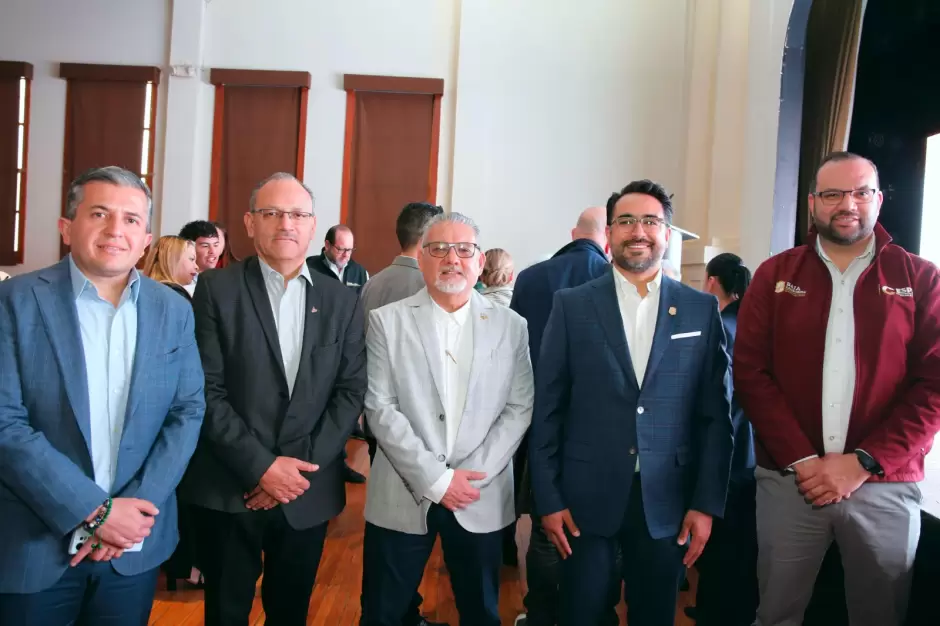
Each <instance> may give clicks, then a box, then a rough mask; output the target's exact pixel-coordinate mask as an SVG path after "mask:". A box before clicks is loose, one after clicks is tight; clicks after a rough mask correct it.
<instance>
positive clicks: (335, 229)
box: [326, 224, 352, 246]
mask: <svg viewBox="0 0 940 626" xmlns="http://www.w3.org/2000/svg"><path fill="white" fill-rule="evenodd" d="M343 231H345V232H349V233H351V232H352V230H350V228H349V226H346V225H345V224H337V225H336V226H330V230H328V231H326V241H327V243H329V244H330V245H331V246H335V245H336V233H339V232H343Z"/></svg>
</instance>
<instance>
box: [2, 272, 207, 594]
mask: <svg viewBox="0 0 940 626" xmlns="http://www.w3.org/2000/svg"><path fill="white" fill-rule="evenodd" d="M69 276H70V271H69V262H68V258H66V259H64V260H63V261H61V262H59V263H58V264H56V265H53V266H52V267H48V268H46V269H43V270H39V271H38V272H34V273H32V274H26V275H24V276H20V277H18V278H14V279H12V280H9V281H5V282H4V283H3V284H2V285H0V520H2V524H3V531H4V545H3V548H2V549H0V593H33V592H37V591H42V590H43V589H46V588H48V587H50V586H51V585H53V584H54V583H55V582H56V581H57V580H59V578H60V577H61V576H62V574H63V573H64V572H65V571H66V569H68V566H69V559H70V558H71V557H70V556H69V554H68V547H69V541H70V539H71V533H72V531H73V530H75V529H76V528H77V527H78V526H79V524H81V523H82V521H83V520H84V519H85V517H87V516H88V514H89V513H91V512H92V511H93V510H95V508H96V507H98V506H99V505H100V504H101V503H102V502H103V501H104V500H105V498H107V497H108V496H109V495H112V496H114V497H134V498H142V499H144V500H148V501H150V502H152V503H153V504H154V505H156V507H157V508H158V509H160V514H159V515H157V517H156V519H155V520H154V526H153V528H152V529H151V535H150V536H149V537H147V539H146V541H145V542H144V546H143V549H142V550H141V551H140V552H125V553H124V555H123V556H121V557H120V558H118V559H115V560H113V561H111V566H112V567H113V568H114V569H115V570H116V571H117V572H118V573H120V574H124V575H134V574H140V573H143V572H146V571H148V570H151V569H153V568H155V567H157V566H159V565H160V564H161V563H162V562H163V561H165V560H166V559H167V558H169V556H170V555H171V554H172V553H173V549H174V548H175V547H176V543H177V523H176V494H175V489H176V485H177V483H179V481H180V478H181V477H182V476H183V471H184V470H185V469H186V464H187V463H188V462H189V457H190V456H191V455H192V453H193V450H194V449H195V447H196V440H197V439H198V438H199V429H200V427H201V425H202V418H203V413H204V411H205V397H204V395H203V383H204V378H203V373H202V366H201V365H200V362H199V352H198V351H197V349H196V337H195V335H194V333H193V312H192V307H190V306H189V303H187V302H186V301H185V300H184V299H183V298H180V297H179V296H178V295H177V294H175V293H173V291H172V290H170V289H168V288H167V287H165V286H163V285H160V284H159V283H156V282H154V281H152V280H150V279H149V278H145V277H143V276H142V277H141V278H140V281H141V282H140V291H139V293H138V297H137V351H136V355H135V357H134V369H133V373H132V375H131V380H130V385H131V387H130V396H129V397H128V401H127V415H126V418H125V422H124V432H123V434H122V435H121V448H120V451H119V453H118V458H117V469H116V472H115V478H114V486H113V488H112V491H111V493H110V494H108V493H105V492H104V491H103V490H102V489H101V488H100V487H98V485H97V484H95V480H94V469H93V468H92V461H91V454H90V444H91V435H90V428H91V426H90V424H91V417H90V415H89V412H88V411H89V409H88V382H87V381H88V379H87V375H86V373H85V359H84V358H83V356H82V354H83V353H82V342H81V334H80V330H79V323H78V312H77V309H76V308H75V296H74V292H73V291H72V283H71V279H70V277H69Z"/></svg>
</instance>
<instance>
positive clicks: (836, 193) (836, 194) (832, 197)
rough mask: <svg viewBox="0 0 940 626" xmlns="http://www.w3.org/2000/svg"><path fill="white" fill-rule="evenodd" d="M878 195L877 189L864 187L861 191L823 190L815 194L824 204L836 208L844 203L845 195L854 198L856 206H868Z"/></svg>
mask: <svg viewBox="0 0 940 626" xmlns="http://www.w3.org/2000/svg"><path fill="white" fill-rule="evenodd" d="M876 193H878V190H877V189H869V188H868V187H862V188H861V189H823V190H822V191H815V192H813V195H814V196H816V197H817V198H819V200H820V201H821V202H822V203H823V204H825V205H828V206H835V205H837V204H839V203H841V202H842V199H843V198H845V194H849V195H850V196H852V199H853V200H855V204H868V203H869V202H871V201H872V200H874V199H875V194H876Z"/></svg>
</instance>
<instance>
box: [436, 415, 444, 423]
mask: <svg viewBox="0 0 940 626" xmlns="http://www.w3.org/2000/svg"><path fill="white" fill-rule="evenodd" d="M437 419H439V420H441V421H442V422H443V421H444V414H443V413H441V414H440V415H438V416H437Z"/></svg>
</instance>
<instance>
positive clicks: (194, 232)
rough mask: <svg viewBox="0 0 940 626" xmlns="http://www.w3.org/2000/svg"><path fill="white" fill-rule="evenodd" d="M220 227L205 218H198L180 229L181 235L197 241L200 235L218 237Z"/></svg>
mask: <svg viewBox="0 0 940 626" xmlns="http://www.w3.org/2000/svg"><path fill="white" fill-rule="evenodd" d="M218 236H219V229H218V227H216V225H215V224H213V223H212V222H207V221H205V220H196V221H195V222H190V223H189V224H186V225H185V226H183V227H182V228H181V229H180V237H182V238H183V239H189V240H190V241H196V240H197V239H199V238H200V237H218Z"/></svg>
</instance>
